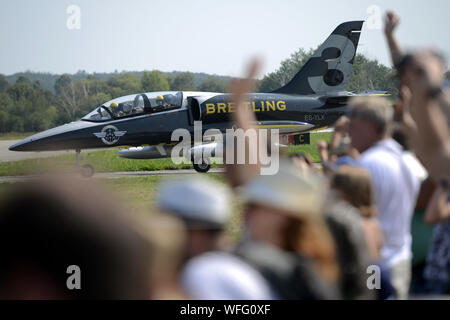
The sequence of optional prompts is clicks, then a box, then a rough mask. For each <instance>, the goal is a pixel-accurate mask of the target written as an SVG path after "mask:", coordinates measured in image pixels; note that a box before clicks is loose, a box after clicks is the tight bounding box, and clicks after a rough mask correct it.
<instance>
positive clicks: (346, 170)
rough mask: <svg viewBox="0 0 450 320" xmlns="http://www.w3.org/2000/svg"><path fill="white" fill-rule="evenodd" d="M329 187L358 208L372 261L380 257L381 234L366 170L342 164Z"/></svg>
mask: <svg viewBox="0 0 450 320" xmlns="http://www.w3.org/2000/svg"><path fill="white" fill-rule="evenodd" d="M330 187H331V188H332V189H333V190H335V192H337V193H338V197H339V198H340V199H343V200H345V201H346V202H348V203H349V204H351V205H352V206H353V207H354V208H356V209H357V210H358V213H359V214H360V215H361V217H362V218H363V219H362V220H361V221H362V226H363V228H364V231H365V232H364V233H365V236H366V241H367V245H368V249H369V253H370V258H371V260H372V261H373V262H376V261H378V260H379V259H380V253H381V247H382V244H383V234H382V232H381V228H380V224H379V223H378V221H377V220H376V219H375V216H376V208H375V205H374V203H373V202H372V185H371V181H370V175H369V173H368V172H367V170H365V169H363V168H358V167H351V166H342V167H340V168H339V169H338V171H337V172H336V173H335V174H334V176H333V178H332V179H331V183H330Z"/></svg>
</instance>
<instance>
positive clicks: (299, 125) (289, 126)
mask: <svg viewBox="0 0 450 320" xmlns="http://www.w3.org/2000/svg"><path fill="white" fill-rule="evenodd" d="M254 126H255V127H256V128H258V129H278V130H280V134H294V133H301V132H306V131H309V130H311V129H312V128H314V125H313V124H310V123H307V122H299V121H281V120H280V121H257V122H256V123H254Z"/></svg>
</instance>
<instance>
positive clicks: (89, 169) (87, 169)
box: [80, 164, 95, 178]
mask: <svg viewBox="0 0 450 320" xmlns="http://www.w3.org/2000/svg"><path fill="white" fill-rule="evenodd" d="M94 172H95V170H94V167H93V166H91V165H90V164H85V165H83V166H81V167H80V173H81V175H82V176H83V177H85V178H90V177H92V176H93V175H94Z"/></svg>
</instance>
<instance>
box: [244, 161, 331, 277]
mask: <svg viewBox="0 0 450 320" xmlns="http://www.w3.org/2000/svg"><path fill="white" fill-rule="evenodd" d="M324 190H325V185H324V184H323V181H322V180H321V179H320V178H319V177H318V176H316V175H315V174H314V173H313V172H312V171H311V170H308V171H305V170H303V171H301V170H298V169H297V168H296V167H294V166H293V165H292V164H289V163H282V165H280V170H279V171H278V173H276V174H275V175H270V176H269V175H267V176H258V177H256V178H254V179H253V180H252V181H250V182H249V183H248V184H247V185H246V186H245V187H244V190H243V196H244V201H245V204H246V207H245V211H244V220H245V226H246V230H247V232H248V236H249V237H250V238H251V239H253V240H257V241H263V242H268V243H270V244H272V245H274V246H276V247H278V248H280V249H281V250H285V251H289V252H295V253H298V254H302V255H305V256H308V257H310V258H312V259H313V261H314V262H315V263H316V264H317V266H318V269H319V272H321V274H322V275H324V276H325V277H326V278H328V279H329V280H336V277H337V266H336V264H335V252H334V244H333V240H332V238H331V235H330V233H329V230H328V229H327V227H326V225H325V224H324V220H323V216H322V214H323V204H324V198H323V197H324Z"/></svg>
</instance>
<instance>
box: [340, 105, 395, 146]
mask: <svg viewBox="0 0 450 320" xmlns="http://www.w3.org/2000/svg"><path fill="white" fill-rule="evenodd" d="M349 106H350V108H351V117H350V125H349V134H350V138H351V140H352V146H353V147H354V148H356V149H357V150H358V151H359V152H364V151H365V150H367V149H368V148H370V147H371V146H372V145H373V144H374V143H375V142H377V141H380V140H382V139H384V138H386V137H388V136H389V133H390V124H391V122H392V118H393V114H394V111H393V108H392V105H391V104H390V103H389V101H388V100H387V99H385V98H382V97H355V98H352V99H351V100H350V102H349Z"/></svg>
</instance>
